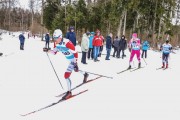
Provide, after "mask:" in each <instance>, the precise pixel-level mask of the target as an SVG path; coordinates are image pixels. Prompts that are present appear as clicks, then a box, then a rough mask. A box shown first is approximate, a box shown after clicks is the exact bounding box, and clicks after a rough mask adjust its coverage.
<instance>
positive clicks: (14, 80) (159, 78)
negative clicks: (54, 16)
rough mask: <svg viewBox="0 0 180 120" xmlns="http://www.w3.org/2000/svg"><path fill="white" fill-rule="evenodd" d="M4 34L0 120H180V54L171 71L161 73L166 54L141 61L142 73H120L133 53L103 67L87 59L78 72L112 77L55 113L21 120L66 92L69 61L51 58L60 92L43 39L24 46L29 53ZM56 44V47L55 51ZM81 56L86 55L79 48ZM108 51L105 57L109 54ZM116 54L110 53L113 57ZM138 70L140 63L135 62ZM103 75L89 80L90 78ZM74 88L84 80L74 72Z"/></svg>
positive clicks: (50, 110)
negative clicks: (23, 115)
mask: <svg viewBox="0 0 180 120" xmlns="http://www.w3.org/2000/svg"><path fill="white" fill-rule="evenodd" d="M13 34H14V36H12V35H9V34H8V33H7V34H6V33H4V34H3V35H1V37H2V40H1V41H0V52H2V53H3V54H4V55H3V56H1V57H0V66H1V67H0V73H1V76H0V96H1V97H0V101H1V102H0V111H1V115H0V119H1V120H12V119H13V120H60V119H65V120H72V119H75V120H179V119H180V115H179V113H180V92H179V91H180V81H179V79H178V78H179V75H178V71H179V68H180V63H179V60H180V52H179V51H178V50H176V51H175V52H176V54H171V55H170V60H169V66H170V69H167V70H156V68H158V67H160V66H161V58H160V57H161V53H159V52H154V51H152V50H149V51H148V58H147V59H145V60H146V62H147V65H146V64H145V62H144V61H143V60H142V66H145V68H142V69H140V70H137V71H134V72H130V71H127V72H124V73H122V74H117V72H120V71H122V70H124V69H126V68H127V67H128V61H129V52H128V51H125V54H126V55H127V57H126V58H124V59H117V58H112V57H111V58H110V59H111V60H110V61H105V55H102V57H101V58H100V62H93V61H92V60H87V63H88V65H83V64H81V62H80V61H81V53H79V60H78V63H79V68H80V69H81V70H84V71H89V72H93V73H97V74H102V75H106V76H110V77H113V79H108V78H105V77H101V78H99V79H97V80H96V81H93V82H91V83H88V84H85V85H83V86H81V87H79V88H78V89H76V90H74V91H73V94H76V93H78V92H80V91H82V90H86V89H88V92H86V93H83V94H81V95H79V96H76V97H74V98H72V99H70V100H67V101H65V102H62V103H59V104H57V105H55V106H53V107H51V108H48V109H45V110H43V111H40V112H37V113H35V114H32V115H29V116H26V117H22V116H20V114H25V113H28V112H31V111H33V110H36V109H39V108H41V107H44V106H46V105H49V104H51V103H53V102H57V101H58V100H59V99H60V98H57V97H55V96H56V95H59V94H60V93H63V92H65V91H66V90H67V86H66V81H65V80H64V78H63V76H64V71H65V70H66V68H67V65H68V61H67V60H66V59H65V57H64V56H63V55H62V54H61V53H58V54H57V55H51V54H49V57H50V59H51V61H52V63H53V65H54V67H55V70H56V72H57V74H58V76H59V78H60V81H61V83H62V85H63V87H64V90H63V89H62V88H61V86H60V84H59V82H58V80H57V78H56V75H55V73H54V71H53V69H52V66H51V64H50V62H49V59H48V57H47V55H46V53H44V52H43V50H42V48H43V47H44V45H45V43H44V42H42V41H40V38H36V39H34V38H30V39H27V33H26V41H25V50H24V51H20V50H19V40H18V35H19V34H20V32H16V33H13ZM52 46H53V44H51V47H52ZM77 49H78V51H81V49H80V47H79V46H77ZM105 52H106V51H105V49H104V51H103V53H105ZM112 52H113V50H112V51H111V54H112ZM134 67H137V60H136V58H134ZM96 77H98V76H95V75H90V76H89V78H88V79H93V78H96ZM71 80H72V84H73V86H72V87H74V86H76V85H78V84H80V83H82V80H83V75H82V74H80V73H75V72H73V73H72V75H71Z"/></svg>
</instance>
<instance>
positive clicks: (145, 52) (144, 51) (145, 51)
mask: <svg viewBox="0 0 180 120" xmlns="http://www.w3.org/2000/svg"><path fill="white" fill-rule="evenodd" d="M144 54H145V58H147V50H143V51H142V54H141V58H143V56H144Z"/></svg>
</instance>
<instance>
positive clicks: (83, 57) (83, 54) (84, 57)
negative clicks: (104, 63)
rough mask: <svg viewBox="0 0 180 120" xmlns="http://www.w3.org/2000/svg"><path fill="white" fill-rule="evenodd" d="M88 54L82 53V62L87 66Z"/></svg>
mask: <svg viewBox="0 0 180 120" xmlns="http://www.w3.org/2000/svg"><path fill="white" fill-rule="evenodd" d="M86 53H87V52H83V51H82V58H81V62H82V63H83V64H86Z"/></svg>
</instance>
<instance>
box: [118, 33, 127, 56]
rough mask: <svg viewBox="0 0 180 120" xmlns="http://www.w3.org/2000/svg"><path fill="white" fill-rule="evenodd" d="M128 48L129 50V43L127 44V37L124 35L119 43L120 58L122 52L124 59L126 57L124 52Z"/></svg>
mask: <svg viewBox="0 0 180 120" xmlns="http://www.w3.org/2000/svg"><path fill="white" fill-rule="evenodd" d="M126 48H127V42H126V39H125V36H124V35H122V36H121V40H120V42H119V56H120V54H121V51H122V59H123V58H124V57H125V54H124V50H125V49H126Z"/></svg>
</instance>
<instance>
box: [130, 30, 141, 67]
mask: <svg viewBox="0 0 180 120" xmlns="http://www.w3.org/2000/svg"><path fill="white" fill-rule="evenodd" d="M140 46H141V42H140V39H139V38H138V37H137V33H133V34H132V39H131V40H130V41H129V45H128V47H129V49H130V50H131V55H130V60H129V67H128V69H131V65H132V61H133V57H134V55H136V56H137V59H138V61H139V64H138V68H140V67H141V59H140V55H141V54H140Z"/></svg>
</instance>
